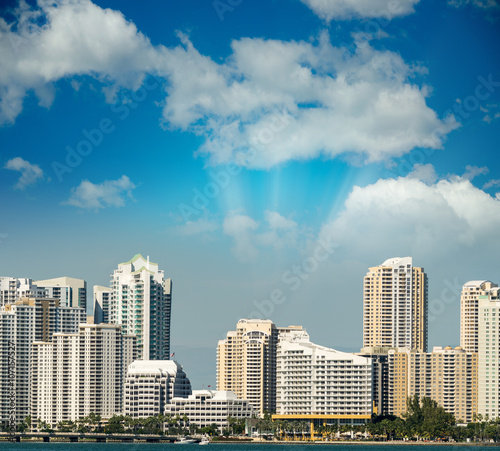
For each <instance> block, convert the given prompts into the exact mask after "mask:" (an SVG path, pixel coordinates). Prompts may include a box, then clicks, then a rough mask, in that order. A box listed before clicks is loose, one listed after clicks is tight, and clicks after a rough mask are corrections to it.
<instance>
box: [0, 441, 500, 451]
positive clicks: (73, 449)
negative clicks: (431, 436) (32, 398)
mask: <svg viewBox="0 0 500 451" xmlns="http://www.w3.org/2000/svg"><path fill="white" fill-rule="evenodd" d="M165 448H168V451H174V450H176V449H177V450H178V451H181V450H185V451H195V450H197V451H201V450H203V451H232V450H234V451H247V450H248V451H252V450H253V451H280V450H281V451H284V450H285V449H286V450H290V451H312V449H313V448H314V449H315V450H316V449H317V450H318V451H327V450H328V451H333V450H335V451H337V450H340V449H348V450H349V451H451V450H455V451H473V450H479V449H480V448H481V447H478V446H463V445H461V446H442V445H441V446H440V445H421V446H420V445H392V444H391V445H368V444H367V445H354V444H353V445H347V444H334V445H316V444H310V445H286V444H279V445H266V444H238V445H232V444H229V443H228V444H215V443H211V444H209V445H207V447H205V448H199V445H174V444H155V443H151V444H150V443H60V442H55V443H41V442H37V443H9V442H2V443H0V451H48V450H52V449H54V450H56V451H160V450H165ZM186 448H187V449H186ZM487 448H488V450H491V451H495V450H498V451H500V446H488V447H487Z"/></svg>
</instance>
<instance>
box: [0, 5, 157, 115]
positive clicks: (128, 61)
mask: <svg viewBox="0 0 500 451" xmlns="http://www.w3.org/2000/svg"><path fill="white" fill-rule="evenodd" d="M14 15H15V16H16V19H17V20H16V21H15V22H13V23H7V22H6V21H5V20H3V19H0V38H2V39H0V53H1V54H2V69H1V70H0V98H1V101H0V120H1V122H4V123H12V122H14V120H15V118H16V117H17V116H18V115H19V113H20V112H21V110H22V104H23V99H24V97H25V96H26V93H27V92H28V91H33V92H34V93H35V95H36V96H37V97H38V99H39V101H40V104H41V105H42V106H45V107H48V106H50V105H51V103H52V101H53V99H54V87H53V84H54V82H56V81H58V80H60V79H62V78H65V77H71V76H74V75H79V74H82V75H85V74H89V75H92V76H94V77H96V78H97V79H99V80H101V81H102V82H103V83H116V84H118V85H119V86H124V87H128V88H138V87H139V86H140V84H141V82H142V79H143V76H144V74H143V72H144V68H146V67H148V65H149V64H150V62H151V61H152V53H153V52H154V49H153V47H152V46H151V44H150V42H149V40H148V39H147V38H146V37H145V36H144V35H142V34H141V33H140V32H138V31H137V28H136V26H135V25H134V24H133V23H130V22H127V21H126V20H125V18H124V17H123V15H122V14H121V13H120V12H118V11H113V10H110V9H102V8H100V7H98V6H96V5H94V4H93V3H92V2H90V1H85V0H84V1H78V0H60V1H58V2H51V1H46V0H39V1H38V7H37V8H32V7H30V6H29V5H28V4H26V3H25V2H21V4H20V7H19V8H18V9H17V10H16V11H14Z"/></svg>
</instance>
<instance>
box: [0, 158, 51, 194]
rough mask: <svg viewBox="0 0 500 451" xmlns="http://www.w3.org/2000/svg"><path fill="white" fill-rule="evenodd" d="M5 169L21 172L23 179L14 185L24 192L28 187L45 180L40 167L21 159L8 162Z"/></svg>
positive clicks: (20, 178)
mask: <svg viewBox="0 0 500 451" xmlns="http://www.w3.org/2000/svg"><path fill="white" fill-rule="evenodd" d="M5 169H9V170H11V171H19V172H20V173H21V177H19V180H18V181H17V183H16V184H15V185H14V188H16V189H20V190H24V189H26V187H28V186H30V185H33V184H35V183H36V182H38V181H40V180H43V179H44V175H43V171H42V169H40V166H38V165H36V164H32V163H30V162H29V161H26V160H23V159H22V158H21V157H16V158H12V159H11V160H9V161H7V163H6V164H5Z"/></svg>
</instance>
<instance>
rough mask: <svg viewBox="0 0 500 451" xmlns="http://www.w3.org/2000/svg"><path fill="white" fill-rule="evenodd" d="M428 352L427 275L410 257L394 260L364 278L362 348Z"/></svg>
mask: <svg viewBox="0 0 500 451" xmlns="http://www.w3.org/2000/svg"><path fill="white" fill-rule="evenodd" d="M370 347H387V348H393V347H406V348H410V349H418V350H421V351H426V350H427V276H426V274H425V272H424V269H423V268H417V267H414V266H413V262H412V258H411V257H404V258H391V259H388V260H386V261H385V262H384V263H382V264H381V265H379V266H375V267H373V268H370V269H369V271H368V273H367V275H366V276H365V278H364V293H363V348H370Z"/></svg>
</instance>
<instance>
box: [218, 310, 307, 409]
mask: <svg viewBox="0 0 500 451" xmlns="http://www.w3.org/2000/svg"><path fill="white" fill-rule="evenodd" d="M294 330H302V327H301V326H289V327H276V325H275V324H274V323H273V322H272V321H271V320H263V319H241V320H240V321H238V324H237V325H236V330H235V331H230V332H228V333H227V336H226V338H225V339H224V340H220V341H219V343H218V345H217V390H218V391H232V392H233V393H235V394H236V396H237V397H238V398H239V399H246V400H248V402H249V403H250V404H251V405H252V407H253V409H254V410H255V412H256V413H257V414H259V415H263V414H264V413H265V411H268V412H274V411H275V410H276V346H277V344H278V340H279V337H280V334H284V333H288V332H291V331H294Z"/></svg>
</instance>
